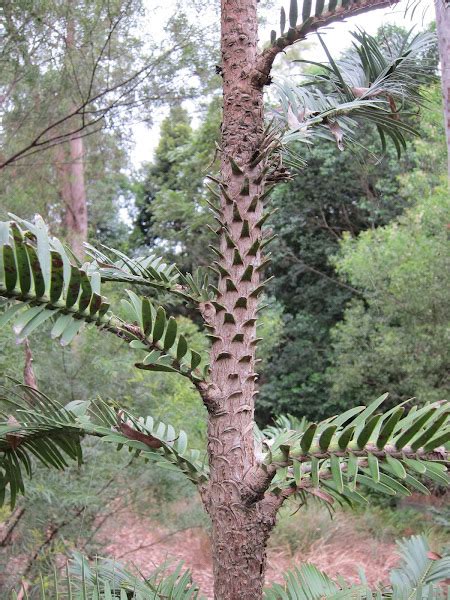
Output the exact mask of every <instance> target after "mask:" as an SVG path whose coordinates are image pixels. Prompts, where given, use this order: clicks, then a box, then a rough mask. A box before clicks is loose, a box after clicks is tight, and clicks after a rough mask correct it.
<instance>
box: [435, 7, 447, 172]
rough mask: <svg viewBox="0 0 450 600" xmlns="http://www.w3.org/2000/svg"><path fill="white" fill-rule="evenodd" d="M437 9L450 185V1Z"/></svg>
mask: <svg viewBox="0 0 450 600" xmlns="http://www.w3.org/2000/svg"><path fill="white" fill-rule="evenodd" d="M435 8H436V29H437V34H438V43H439V56H440V59H441V72H442V95H443V100H444V122H445V134H446V138H447V160H448V178H449V184H450V3H449V2H448V0H435Z"/></svg>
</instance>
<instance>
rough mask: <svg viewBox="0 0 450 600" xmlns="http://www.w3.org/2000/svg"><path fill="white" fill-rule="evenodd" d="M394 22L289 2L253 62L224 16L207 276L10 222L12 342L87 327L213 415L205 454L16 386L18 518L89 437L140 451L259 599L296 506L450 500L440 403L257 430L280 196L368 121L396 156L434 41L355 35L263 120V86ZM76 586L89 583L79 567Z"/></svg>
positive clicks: (7, 280) (12, 478)
mask: <svg viewBox="0 0 450 600" xmlns="http://www.w3.org/2000/svg"><path fill="white" fill-rule="evenodd" d="M386 5H388V2H387V1H385V0H361V1H360V2H354V3H353V2H342V4H339V5H337V3H336V2H335V1H330V3H329V4H328V5H327V6H325V5H324V2H323V1H321V0H318V1H317V3H316V5H315V7H314V11H313V10H312V5H311V2H310V0H306V1H305V2H304V4H303V6H302V8H301V11H299V10H298V6H297V2H296V0H292V1H291V3H290V8H289V13H288V18H287V17H286V12H285V10H284V8H282V10H281V18H280V29H281V32H280V35H277V33H276V32H272V36H271V42H270V44H269V45H268V46H267V47H266V48H265V49H264V50H262V51H258V48H257V0H223V2H222V10H221V27H222V31H221V43H222V46H221V50H222V62H221V65H220V69H219V70H220V72H221V75H222V78H223V121H222V129H221V142H220V144H219V145H218V147H217V154H218V156H220V172H219V173H217V174H216V175H211V176H210V177H209V178H210V180H211V181H212V184H213V186H212V187H210V196H209V198H208V202H209V203H210V207H211V210H212V211H213V213H214V215H215V217H216V221H217V229H215V234H216V235H217V239H218V243H217V245H216V246H214V248H213V251H214V253H215V256H216V260H215V261H214V263H213V264H212V265H210V271H211V273H210V274H209V276H208V275H207V274H206V273H205V272H203V271H201V270H198V271H196V272H194V273H193V274H189V273H188V274H186V273H185V274H182V273H181V272H180V271H179V270H178V269H177V268H176V266H175V265H172V264H170V265H168V264H165V263H163V261H162V260H161V259H160V258H159V257H157V256H154V255H152V254H149V255H147V256H144V257H128V256H126V255H124V254H123V253H121V252H119V251H117V250H114V249H109V248H101V249H99V248H95V247H93V246H90V245H87V246H86V253H87V255H88V258H87V260H86V261H85V262H84V263H82V262H80V261H79V260H78V259H77V257H76V256H75V254H74V253H73V252H72V251H71V250H70V248H68V247H66V246H64V245H63V244H62V243H61V242H60V241H59V240H58V239H56V238H53V237H52V236H51V235H50V234H49V232H48V230H47V227H46V225H45V224H44V223H43V222H42V221H41V220H40V219H39V218H38V219H36V220H35V221H34V222H29V221H24V220H22V219H19V218H17V217H14V216H11V220H10V221H8V222H5V223H2V224H1V225H0V245H1V253H0V257H1V258H0V260H1V262H0V296H1V298H2V299H3V302H4V304H5V307H4V311H3V313H2V315H1V317H0V324H1V325H6V324H7V323H9V322H11V323H12V324H13V327H14V330H15V333H16V335H17V336H18V339H19V340H22V341H24V340H26V339H27V338H28V336H30V335H32V333H33V332H34V331H35V330H36V329H38V328H39V327H41V326H43V325H44V324H49V323H51V336H52V337H53V338H55V339H57V340H59V341H60V343H61V344H62V345H68V344H70V343H71V342H72V341H73V340H74V338H76V336H77V334H78V333H79V332H80V331H81V329H82V328H83V327H84V326H90V327H94V328H96V329H97V330H98V332H99V335H102V336H103V338H102V339H104V343H105V344H107V343H108V336H115V337H117V338H119V339H121V340H123V343H124V344H128V345H129V346H130V347H131V348H132V349H133V350H134V351H135V356H136V359H135V367H136V368H138V369H141V370H143V371H147V372H148V376H149V377H151V375H152V372H153V373H154V372H156V371H158V372H166V373H175V374H177V375H178V376H180V377H184V378H186V379H187V380H188V381H189V382H190V383H191V385H192V386H193V388H194V389H195V390H196V391H197V392H198V394H199V395H200V397H201V398H202V400H203V403H204V406H205V408H206V411H207V413H205V414H207V447H206V449H205V448H202V449H197V448H192V447H191V446H190V445H189V441H188V439H187V436H186V434H185V432H184V431H182V430H178V431H176V430H175V429H174V428H173V427H172V426H171V425H170V424H166V423H162V422H155V421H154V419H153V418H152V417H151V416H144V417H141V416H136V415H134V414H133V413H132V412H131V411H129V410H126V409H124V408H123V407H121V406H120V402H117V404H114V403H111V402H108V403H107V402H103V401H102V400H100V399H97V400H92V401H86V402H85V401H83V402H82V401H73V402H70V403H68V404H67V403H66V402H65V401H64V399H63V398H60V399H58V398H49V397H47V396H46V395H45V394H44V393H43V392H42V391H39V390H37V389H36V387H35V386H33V385H28V386H27V385H23V384H21V383H19V382H12V383H11V384H9V385H7V386H6V388H5V391H4V394H3V396H4V398H3V405H4V407H5V408H4V421H3V423H2V424H1V428H0V452H1V459H0V460H1V462H0V492H1V494H2V496H1V500H2V501H5V500H7V499H8V500H9V501H10V503H11V505H12V506H14V504H15V502H16V499H17V496H18V494H20V493H24V492H25V482H24V479H25V477H24V476H25V475H31V472H32V468H33V462H34V461H36V460H37V461H40V462H41V463H43V464H44V465H47V466H49V467H55V468H60V469H62V468H64V467H65V465H66V463H67V461H68V459H72V460H75V461H78V462H79V463H81V462H82V440H83V438H84V437H85V436H88V435H90V436H97V437H99V438H101V439H102V441H103V442H104V443H109V444H112V445H113V446H117V447H119V448H122V447H125V448H129V449H131V450H132V451H133V452H135V453H136V455H137V456H140V457H141V458H142V460H143V468H150V467H146V466H145V464H146V463H151V464H153V463H157V464H165V465H166V466H168V467H169V468H172V469H177V470H179V471H181V472H182V473H184V475H185V476H186V478H187V479H189V480H190V481H191V482H192V483H193V485H195V486H197V489H198V492H199V494H200V497H201V499H202V502H203V505H204V508H205V510H206V512H207V513H208V515H209V518H210V520H211V539H212V554H213V570H214V586H215V592H214V594H215V598H216V599H217V600H258V599H259V598H262V594H263V585H264V574H265V569H266V544H267V540H268V538H269V536H270V534H271V531H272V529H273V527H274V525H275V522H276V516H277V512H278V511H279V509H280V508H281V506H282V505H283V504H284V503H285V502H288V501H292V500H295V501H297V503H300V504H302V505H303V504H306V503H307V502H308V501H309V500H310V499H311V498H315V499H318V500H320V501H322V502H325V503H327V504H329V505H332V504H339V503H342V504H353V503H357V502H364V501H365V495H366V492H367V490H368V489H372V490H376V491H377V492H381V493H384V494H388V495H393V496H403V495H408V494H409V493H410V490H411V489H415V490H419V491H421V492H423V493H427V488H426V486H425V485H424V483H423V480H422V476H424V477H426V478H427V479H430V480H433V481H436V482H437V483H439V484H442V485H447V483H448V480H447V476H446V466H445V465H446V463H447V462H448V452H447V450H446V447H445V444H446V443H447V442H448V440H449V435H450V428H449V426H448V414H449V405H448V403H445V402H434V403H429V404H426V405H424V406H420V407H418V406H416V407H413V408H412V409H411V410H410V411H409V412H406V411H405V406H403V405H399V406H395V407H393V408H392V409H390V410H388V411H385V412H383V409H382V405H383V401H384V400H385V398H386V395H384V396H381V397H380V398H377V399H376V400H374V401H373V402H371V403H370V404H369V405H368V406H364V405H360V406H356V407H354V408H351V409H350V410H348V411H346V412H345V413H343V414H340V415H336V416H333V417H331V418H329V419H326V420H324V421H322V422H319V423H309V422H306V421H305V420H303V421H299V422H296V423H295V424H293V423H292V424H291V423H288V422H283V421H281V422H280V423H278V425H275V426H274V427H272V428H271V429H270V430H267V431H266V432H264V433H263V432H261V431H259V430H258V429H257V428H256V426H255V422H254V409H255V399H256V397H257V394H258V389H257V381H258V377H259V374H258V359H257V355H256V348H257V345H258V342H259V341H260V340H259V339H258V337H257V329H256V325H257V322H258V318H259V315H260V312H261V310H263V305H262V304H261V303H260V298H261V296H262V294H263V292H264V287H265V284H266V282H267V280H264V276H263V273H264V270H265V269H266V267H267V265H268V263H269V261H270V256H269V255H268V253H267V252H266V248H267V245H268V244H269V243H270V242H271V240H272V238H273V236H272V232H271V231H270V230H268V229H267V228H266V227H265V222H266V220H267V218H268V216H269V215H270V211H269V210H267V204H268V203H269V196H270V192H271V190H272V189H273V187H274V186H275V185H277V184H278V183H280V182H283V181H286V180H287V179H289V178H290V177H292V175H291V171H290V167H291V166H292V165H295V164H299V162H300V163H302V161H303V155H302V148H303V147H305V146H306V147H307V145H308V144H311V143H313V141H314V139H315V138H317V137H319V138H326V139H329V140H330V142H331V143H336V144H337V146H338V148H340V149H342V148H343V147H344V145H345V143H346V142H348V143H353V144H357V140H356V134H357V127H358V123H359V122H360V121H361V120H364V121H368V122H371V123H373V124H374V126H375V127H376V128H377V129H378V131H379V133H380V137H381V141H382V144H384V143H386V140H387V139H388V138H390V139H391V140H392V141H393V143H394V144H395V146H396V147H397V149H398V151H399V152H400V150H401V147H402V146H404V144H405V135H406V134H407V133H411V132H412V128H411V126H410V125H409V124H408V122H407V121H406V120H405V119H404V113H405V112H406V113H407V112H408V111H410V109H411V107H413V106H416V105H417V104H420V102H421V99H420V87H421V85H422V84H423V83H424V82H425V81H427V77H428V76H429V74H427V70H426V68H425V67H424V66H423V62H421V63H420V65H419V63H417V62H416V58H417V57H418V56H419V55H420V56H422V55H423V53H425V52H426V50H427V48H428V47H429V44H430V41H431V37H430V36H428V35H416V36H411V35H408V36H405V37H404V39H403V41H402V43H399V44H398V46H395V47H392V48H389V49H388V50H387V51H383V50H382V49H380V48H378V46H377V45H376V43H375V42H374V40H373V38H371V37H370V36H368V35H367V34H364V33H360V34H358V35H357V36H356V38H355V40H356V41H355V47H354V51H353V52H351V53H350V54H348V55H347V56H346V57H345V58H344V59H342V60H341V61H335V60H333V58H332V57H331V55H329V53H328V51H327V50H326V46H325V45H324V49H325V51H326V52H327V53H328V57H329V65H326V66H323V68H321V69H320V70H319V73H318V74H317V75H316V76H313V75H311V76H310V77H309V78H308V79H307V80H306V81H300V82H299V83H295V82H292V81H285V82H282V83H277V85H276V94H277V97H278V100H276V101H275V102H276V105H275V106H274V109H273V114H272V118H271V119H267V120H265V118H264V104H263V95H264V87H265V86H267V85H269V84H270V83H272V79H271V68H272V64H273V62H274V60H275V58H276V56H277V55H278V54H279V53H281V52H282V51H284V50H285V49H286V48H287V47H289V46H290V45H292V44H293V43H294V42H298V41H301V40H302V39H304V38H305V37H306V36H307V34H310V33H312V32H315V31H317V30H318V29H319V28H320V27H322V26H326V25H329V24H331V23H333V22H335V21H338V20H341V19H342V18H344V17H347V16H351V15H353V14H358V13H361V12H364V11H368V10H371V9H373V8H378V7H382V6H386ZM299 13H300V14H299ZM319 39H320V38H319ZM350 160H352V158H350ZM104 282H114V283H115V284H117V285H119V284H120V285H121V286H122V288H123V290H124V293H123V298H122V305H121V307H120V308H117V307H112V306H110V304H109V302H108V300H107V298H106V297H105V296H104V295H103V293H102V285H103V283H104ZM171 297H176V298H178V299H181V300H182V301H183V302H185V303H188V304H189V305H190V306H191V309H194V310H197V312H198V315H199V318H200V319H201V320H202V322H203V327H204V329H205V330H207V332H208V337H209V340H210V348H209V351H208V352H207V353H204V354H201V353H199V352H197V351H196V350H194V349H193V348H190V347H189V343H188V340H187V339H186V337H185V336H184V335H183V334H182V333H180V332H179V330H178V323H177V320H176V319H175V318H174V317H173V316H170V315H169V314H168V312H167V311H168V307H169V306H170V298H171ZM299 360H301V357H299ZM55 377H58V374H57V373H55ZM81 569H82V571H83V573H84V575H83V577H84V581H85V582H86V570H85V569H87V566H86V565H85V563H84V562H83V561H82V563H81ZM304 572H306V571H304V570H303V571H302V570H300V571H298V572H296V573H294V574H293V575H291V576H289V581H295V582H296V583H295V585H296V586H297V589H298V590H300V591H299V592H298V594H297V596H295V595H293V593H292V594H291V595H286V594H290V593H291V592H289V591H285V592H284V591H283V592H282V591H281V589H280V588H277V587H276V586H275V588H273V589H272V591H271V592H270V591H269V592H267V594H268V596H267V597H268V598H274V597H276V598H294V597H298V598H302V597H306V598H315V597H323V596H324V595H325V597H336V598H338V597H341V598H343V597H358V595H356V596H355V594H358V593H359V592H358V591H355V593H354V594H353V596H349V595H348V594H350V593H353V592H352V591H350V592H349V591H348V589H347V590H346V589H345V585H344V583H343V582H342V583H339V582H338V583H333V582H331V580H330V581H329V582H328V579H327V578H326V577H325V576H324V575H323V574H318V572H317V571H315V570H314V569H313V568H312V567H311V568H310V569H309V573H310V576H311V577H312V579H310V580H314V578H316V580H317V581H318V580H321V581H324V582H328V583H326V586H328V589H329V590H331V591H333V593H334V596H332V595H328V596H327V595H326V594H328V592H326V593H325V592H323V593H322V592H320V593H321V594H322V595H321V596H317V594H316V595H315V596H314V595H311V594H310V595H308V590H307V585H308V584H307V583H306V579H305V578H304V577H303V575H302V573H304ZM439 573H441V571H439ZM180 576H181V574H180ZM181 577H183V576H181ZM317 578H318V579H317ZM82 581H83V578H82ZM433 581H434V580H433ZM108 585H109V584H108ZM152 585H154V584H152ZM155 585H159V583H158V584H155ZM161 585H163V584H161ZM189 585H190V584H188V583H186V585H184V588H183V586H182V587H181V588H180V589H181V591H180V589H179V590H178V591H177V592H176V593H175V592H172V591H170V593H169V592H165V591H164V592H160V591H158V588H157V587H156V591H155V590H153V591H150V592H148V593H147V592H146V591H144V592H142V591H141V590H139V591H138V590H137V589H136V591H135V590H133V588H132V587H131V589H130V587H128V588H122V590H121V591H119V592H117V590H116V586H115V584H114V585H113V591H111V589H109V591H108V590H107V588H106V587H105V588H102V587H101V586H100V587H98V586H97V588H96V589H95V588H94V590H93V591H88V590H87V587H86V585H85V586H84V588H85V589H84V590H82V591H81V593H82V594H84V598H110V597H120V598H121V599H122V598H133V597H134V598H141V597H143V598H144V597H145V598H147V597H148V598H153V597H158V598H163V597H170V598H194V597H196V596H195V594H196V591H195V590H193V589H190V588H189ZM324 585H325V583H324ZM347 587H348V586H347ZM114 590H115V591H114ZM331 591H330V593H331ZM43 593H44V592H43ZM152 593H153V594H155V593H156V594H159V595H157V596H155V595H153V596H152V595H151V594H152ZM363 593H364V594H366V595H365V596H363V595H361V594H363ZM368 593H369V592H367V591H364V592H363V591H361V594H360V596H359V597H371V596H368ZM380 593H381V592H380ZM414 593H415V592H414ZM417 593H418V594H419V593H422V592H421V591H420V590H419V592H417ZM89 594H90V595H89ZM139 594H140V595H139ZM142 594H144V595H142ZM145 594H147V595H145ZM183 594H184V595H183ZM270 594H272V595H270ZM283 594H285V595H284V596H283ZM302 594H303V596H302ZM345 594H347V596H345ZM63 597H64V596H63ZM65 597H70V595H67V594H66V596H65ZM378 597H382V596H378ZM387 597H389V596H387ZM410 597H411V596H410ZM419 597H424V596H423V595H422V596H419V595H417V598H419Z"/></svg>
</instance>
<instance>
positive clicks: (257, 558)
mask: <svg viewBox="0 0 450 600" xmlns="http://www.w3.org/2000/svg"><path fill="white" fill-rule="evenodd" d="M256 1H257V0H222V21H221V26H222V38H221V39H222V46H221V49H222V73H223V103H224V111H223V125H222V140H221V150H222V152H221V181H222V183H223V190H224V191H223V193H222V194H221V199H220V212H221V220H222V223H223V226H222V227H221V231H220V233H219V237H220V245H219V252H220V255H221V257H220V259H219V261H218V263H219V264H218V269H219V271H220V273H221V276H220V280H219V284H218V288H219V292H220V293H219V295H218V298H217V302H215V303H213V304H210V303H207V304H206V305H205V306H204V308H203V314H204V317H205V320H206V321H207V323H208V325H209V327H210V330H211V333H212V335H213V336H214V337H213V338H212V340H213V346H212V352H211V354H212V356H211V359H212V360H211V365H212V366H211V381H212V385H211V387H210V390H209V395H210V403H209V405H208V408H209V424H208V453H209V460H210V469H211V475H210V483H209V487H208V489H207V490H206V491H205V492H204V494H203V499H204V502H205V505H206V509H207V511H208V513H209V515H210V517H211V520H212V542H213V565H214V566H213V568H214V581H215V598H216V600H238V599H239V600H257V599H258V598H261V595H262V586H263V582H264V572H265V568H266V550H265V547H266V542H267V539H268V536H269V534H270V531H271V529H272V527H273V525H274V522H275V514H274V512H273V511H270V510H267V509H266V507H265V506H262V505H260V504H259V503H253V504H252V505H251V506H246V503H245V501H244V498H245V485H246V484H245V476H246V474H247V473H248V472H249V470H250V469H251V468H252V467H253V466H254V465H255V449H254V436H253V424H254V421H253V413H254V396H255V393H256V389H255V378H256V372H255V344H256V325H255V323H256V316H257V308H258V300H257V293H256V289H257V288H258V284H259V279H260V277H259V273H258V271H257V270H256V269H257V267H259V266H260V265H261V260H262V259H261V251H260V249H259V248H257V246H258V240H259V241H260V240H261V227H260V225H259V224H258V221H259V220H260V219H261V216H262V202H261V201H260V196H261V195H262V193H263V191H264V181H263V178H261V177H260V175H261V171H262V168H263V163H262V162H260V163H259V164H258V165H256V166H254V167H252V166H251V165H250V163H251V160H252V157H253V155H254V153H255V152H257V151H258V149H259V147H260V144H261V141H262V134H263V91H262V87H261V86H255V85H254V84H253V83H252V68H253V65H254V64H255V61H256V51H257V15H256ZM238 290H239V291H238Z"/></svg>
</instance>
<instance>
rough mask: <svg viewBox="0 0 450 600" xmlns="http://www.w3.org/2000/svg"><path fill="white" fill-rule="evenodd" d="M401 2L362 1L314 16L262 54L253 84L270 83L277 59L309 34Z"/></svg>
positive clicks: (388, 0) (256, 67) (259, 57)
mask: <svg viewBox="0 0 450 600" xmlns="http://www.w3.org/2000/svg"><path fill="white" fill-rule="evenodd" d="M398 1H399V0H362V1H361V2H359V3H358V4H352V3H350V4H349V5H348V6H346V7H343V6H338V7H337V8H336V10H334V11H332V12H325V13H322V14H321V15H319V16H313V17H311V18H310V19H307V20H306V21H305V22H304V23H301V24H300V25H299V26H298V27H295V29H293V30H290V31H292V33H288V34H287V35H283V36H281V37H280V38H278V39H277V40H276V42H275V43H274V44H273V45H272V46H270V47H269V48H266V49H265V50H263V52H261V53H260V54H259V56H258V58H257V60H256V65H255V69H254V73H253V83H254V85H255V86H256V87H258V88H261V87H263V86H264V85H268V84H269V83H270V72H271V70H272V65H273V62H274V60H275V58H276V57H277V56H278V54H280V52H284V50H285V49H286V48H288V47H289V46H292V45H293V44H295V42H298V41H300V40H303V39H305V38H306V36H307V35H308V34H309V33H312V32H314V31H317V30H318V29H320V28H321V27H326V26H328V25H331V24H332V23H336V22H338V21H343V20H344V19H347V18H349V17H354V16H356V15H361V14H364V13H366V12H369V11H371V10H376V9H378V8H385V7H388V6H392V5H393V4H396V3H397V2H398Z"/></svg>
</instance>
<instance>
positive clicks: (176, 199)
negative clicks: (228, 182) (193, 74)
mask: <svg viewBox="0 0 450 600" xmlns="http://www.w3.org/2000/svg"><path fill="white" fill-rule="evenodd" d="M219 122H220V107H219V102H218V99H217V98H216V99H213V101H212V102H211V103H210V104H209V107H208V110H207V113H206V115H205V117H204V120H203V122H202V124H201V125H200V127H199V128H198V129H197V130H196V131H194V130H193V129H192V127H191V124H190V120H189V117H188V114H187V112H186V110H184V109H183V108H181V107H180V106H174V107H172V108H171V111H170V113H169V116H168V117H167V118H166V119H165V120H164V121H163V123H162V125H161V138H160V141H159V144H158V147H157V148H156V151H155V158H154V162H153V163H152V164H149V165H148V166H145V167H144V168H143V170H142V175H141V177H143V179H141V180H140V181H139V182H138V183H137V184H135V186H134V189H135V190H136V207H137V215H136V220H135V230H134V233H133V235H132V240H133V242H134V243H135V244H136V245H142V244H145V245H147V246H148V245H150V246H153V247H157V248H158V250H159V252H160V253H161V254H162V255H163V256H165V257H166V259H167V260H170V261H174V260H176V262H177V264H178V265H179V268H180V270H181V271H183V272H185V271H192V269H193V265H196V266H201V265H206V264H208V259H209V258H210V255H209V249H208V245H209V244H211V242H212V239H213V234H212V232H211V231H210V230H209V229H208V226H212V225H213V224H214V219H213V217H212V215H211V213H210V211H209V210H208V205H207V202H206V200H207V199H208V197H209V194H208V191H207V190H205V189H204V178H205V175H206V173H207V171H208V166H209V164H210V162H211V157H212V156H214V151H215V143H216V141H217V132H218V130H219Z"/></svg>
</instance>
